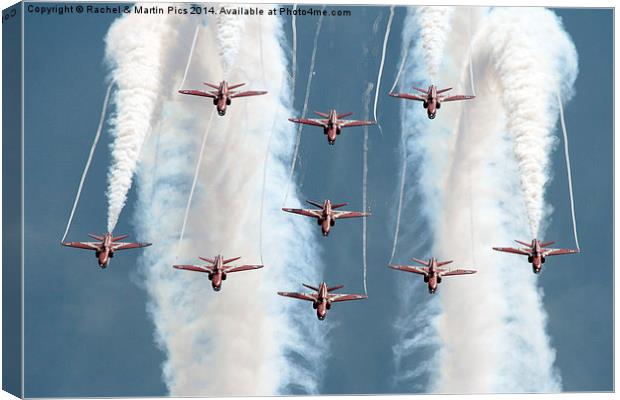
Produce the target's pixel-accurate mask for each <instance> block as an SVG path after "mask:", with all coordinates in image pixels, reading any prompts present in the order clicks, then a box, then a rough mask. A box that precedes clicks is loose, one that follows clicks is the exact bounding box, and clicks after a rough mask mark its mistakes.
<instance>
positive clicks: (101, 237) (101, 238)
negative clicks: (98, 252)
mask: <svg viewBox="0 0 620 400" xmlns="http://www.w3.org/2000/svg"><path fill="white" fill-rule="evenodd" d="M88 236H90V237H91V238H93V239H95V240H103V236H99V235H94V234H92V233H89V234H88Z"/></svg>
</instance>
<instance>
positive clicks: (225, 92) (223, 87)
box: [179, 81, 267, 115]
mask: <svg viewBox="0 0 620 400" xmlns="http://www.w3.org/2000/svg"><path fill="white" fill-rule="evenodd" d="M204 84H205V85H207V86H209V87H212V88H213V89H215V90H209V91H208V92H205V91H202V90H179V93H182V94H191V95H194V96H202V97H210V98H212V99H213V105H214V106H215V107H216V108H217V113H218V114H219V115H225V114H226V106H229V105H230V103H231V100H232V99H234V98H237V97H247V96H259V95H261V94H266V93H267V92H266V91H264V90H261V91H255V90H250V91H246V92H237V91H235V90H232V89H236V88H238V87H240V86H243V85H245V83H239V84H237V85H231V86H228V82H226V81H222V82H220V84H219V86H218V85H214V84H212V83H208V82H204Z"/></svg>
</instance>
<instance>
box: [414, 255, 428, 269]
mask: <svg viewBox="0 0 620 400" xmlns="http://www.w3.org/2000/svg"><path fill="white" fill-rule="evenodd" d="M411 259H412V260H413V261H415V262H417V263H418V264H422V265H424V266H425V267H428V261H424V260H418V259H417V258H413V257H412V258H411Z"/></svg>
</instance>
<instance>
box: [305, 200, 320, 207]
mask: <svg viewBox="0 0 620 400" xmlns="http://www.w3.org/2000/svg"><path fill="white" fill-rule="evenodd" d="M306 203H308V204H311V205H313V206H315V207H318V208H323V204H319V203H318V202H316V201H312V200H306Z"/></svg>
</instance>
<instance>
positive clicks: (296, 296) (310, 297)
mask: <svg viewBox="0 0 620 400" xmlns="http://www.w3.org/2000/svg"><path fill="white" fill-rule="evenodd" d="M278 294H279V295H280V296H284V297H292V298H294V299H299V300H307V301H315V300H316V294H309V293H295V292H278Z"/></svg>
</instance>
